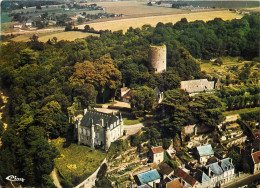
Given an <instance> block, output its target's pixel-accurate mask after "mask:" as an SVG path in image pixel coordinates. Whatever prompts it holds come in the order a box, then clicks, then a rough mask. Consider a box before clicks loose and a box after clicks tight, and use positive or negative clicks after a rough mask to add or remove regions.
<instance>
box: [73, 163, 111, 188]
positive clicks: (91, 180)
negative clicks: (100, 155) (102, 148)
mask: <svg viewBox="0 0 260 188" xmlns="http://www.w3.org/2000/svg"><path fill="white" fill-rule="evenodd" d="M106 162H107V159H106V158H105V159H104V160H103V161H102V163H101V164H100V166H99V167H98V168H97V170H96V171H95V172H94V173H93V174H91V175H90V176H89V177H88V178H87V179H85V180H84V181H83V182H82V183H80V184H79V185H77V186H76V187H75V188H91V187H93V186H94V185H95V181H96V179H97V174H98V171H99V169H100V167H101V166H102V165H103V164H104V163H106Z"/></svg>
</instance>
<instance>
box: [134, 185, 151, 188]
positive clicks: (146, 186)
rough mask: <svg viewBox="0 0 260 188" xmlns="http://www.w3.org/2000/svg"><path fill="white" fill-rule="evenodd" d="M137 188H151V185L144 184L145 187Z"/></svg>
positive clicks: (139, 187)
mask: <svg viewBox="0 0 260 188" xmlns="http://www.w3.org/2000/svg"><path fill="white" fill-rule="evenodd" d="M137 188H151V186H150V185H147V184H144V185H139V186H137Z"/></svg>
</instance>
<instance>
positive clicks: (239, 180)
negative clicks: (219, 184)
mask: <svg viewBox="0 0 260 188" xmlns="http://www.w3.org/2000/svg"><path fill="white" fill-rule="evenodd" d="M257 179H260V173H258V174H241V175H240V177H236V178H234V179H233V180H231V181H230V182H228V183H227V184H225V185H223V188H237V187H241V186H243V185H248V184H250V183H252V182H253V181H255V180H257Z"/></svg>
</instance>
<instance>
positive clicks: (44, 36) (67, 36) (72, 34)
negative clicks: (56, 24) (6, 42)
mask: <svg viewBox="0 0 260 188" xmlns="http://www.w3.org/2000/svg"><path fill="white" fill-rule="evenodd" d="M90 35H93V36H99V35H98V34H93V33H83V32H80V31H67V32H65V31H59V32H51V33H40V34H39V35H38V36H39V41H42V42H47V41H48V40H49V39H52V38H53V37H56V38H57V39H58V41H59V40H69V41H74V40H75V39H77V38H85V37H88V36H90ZM31 36H33V34H32V33H31V34H24V35H20V36H17V37H15V38H13V39H12V40H13V41H16V42H19V41H23V42H26V41H29V40H30V37H31Z"/></svg>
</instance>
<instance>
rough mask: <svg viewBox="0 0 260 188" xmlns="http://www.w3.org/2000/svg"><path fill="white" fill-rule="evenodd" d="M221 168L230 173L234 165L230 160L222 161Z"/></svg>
mask: <svg viewBox="0 0 260 188" xmlns="http://www.w3.org/2000/svg"><path fill="white" fill-rule="evenodd" d="M220 166H221V168H222V170H223V171H224V172H225V171H228V170H231V169H234V165H233V164H232V163H231V159H230V158H225V159H222V160H221V161H220Z"/></svg>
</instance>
